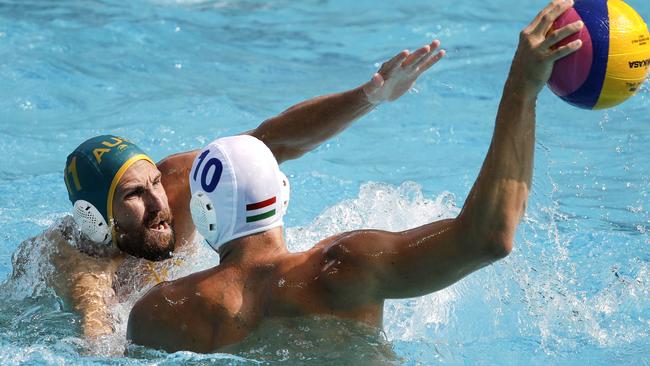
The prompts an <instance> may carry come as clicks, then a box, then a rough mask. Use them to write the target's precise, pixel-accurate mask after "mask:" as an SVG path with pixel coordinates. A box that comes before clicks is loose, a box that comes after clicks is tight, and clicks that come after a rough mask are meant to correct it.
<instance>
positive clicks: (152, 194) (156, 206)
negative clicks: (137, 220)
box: [147, 187, 167, 212]
mask: <svg viewBox="0 0 650 366" xmlns="http://www.w3.org/2000/svg"><path fill="white" fill-rule="evenodd" d="M166 205H167V197H166V196H165V194H164V191H161V190H159V189H155V188H153V187H150V188H149V189H147V210H148V211H149V212H159V211H162V210H163V209H164V208H165V206H166Z"/></svg>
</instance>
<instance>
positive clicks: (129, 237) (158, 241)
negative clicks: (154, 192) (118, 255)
mask: <svg viewBox="0 0 650 366" xmlns="http://www.w3.org/2000/svg"><path fill="white" fill-rule="evenodd" d="M161 220H164V221H165V222H167V224H168V225H169V229H170V231H169V233H160V232H156V231H153V230H150V229H149V227H150V226H151V224H152V223H156V222H160V221H161ZM116 226H117V227H118V228H119V225H116ZM118 230H119V229H118ZM116 231H117V230H116ZM116 239H117V240H116V241H117V247H118V248H119V249H120V250H122V251H124V252H126V253H128V254H130V255H132V256H134V257H137V258H144V259H147V260H150V261H161V260H165V259H169V258H171V257H172V255H173V252H174V249H175V248H176V243H175V240H174V229H173V225H172V219H171V214H170V213H169V211H161V212H158V214H154V215H150V216H147V217H146V218H145V220H144V225H142V226H140V227H139V229H138V230H130V231H129V232H128V233H120V232H117V238H116Z"/></svg>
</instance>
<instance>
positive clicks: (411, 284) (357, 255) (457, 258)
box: [326, 219, 499, 299]
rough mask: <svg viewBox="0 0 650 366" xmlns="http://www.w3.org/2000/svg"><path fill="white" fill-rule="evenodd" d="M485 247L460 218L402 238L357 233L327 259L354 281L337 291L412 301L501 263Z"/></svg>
mask: <svg viewBox="0 0 650 366" xmlns="http://www.w3.org/2000/svg"><path fill="white" fill-rule="evenodd" d="M485 248H486V246H485V245H482V243H478V242H471V241H470V240H468V235H467V234H466V231H465V228H464V227H463V225H462V223H461V222H460V221H459V220H458V219H449V220H442V221H438V222H434V223H431V224H428V225H424V226H421V227H418V228H415V229H411V230H406V231H403V232H397V233H394V232H386V231H378V230H367V231H357V232H352V233H350V234H348V235H346V236H344V237H342V238H341V239H340V240H338V241H335V242H334V243H333V244H332V245H331V246H330V247H329V248H328V249H327V252H326V257H327V258H328V259H329V261H330V263H331V265H332V266H335V267H336V269H337V270H338V271H340V272H343V273H348V276H349V277H352V278H348V279H346V280H345V281H336V282H337V283H338V285H337V286H339V287H343V288H345V287H353V288H356V289H357V290H358V291H351V292H353V293H359V294H363V293H364V292H368V291H370V293H371V295H372V296H374V297H376V298H379V299H386V298H406V297H415V296H422V295H425V294H429V293H432V292H435V291H438V290H441V289H443V288H445V287H447V286H449V285H451V284H453V283H455V282H457V281H458V280H460V279H461V278H463V277H465V276H466V275H468V274H470V273H472V272H474V271H476V270H477V269H479V268H482V267H484V266H486V265H488V264H490V263H492V262H494V261H495V260H496V259H498V257H499V256H498V255H497V254H495V253H493V252H490V251H489V250H486V249H485ZM357 278H358V279H359V280H356V279H357ZM353 290H354V289H353Z"/></svg>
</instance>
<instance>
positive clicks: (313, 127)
mask: <svg viewBox="0 0 650 366" xmlns="http://www.w3.org/2000/svg"><path fill="white" fill-rule="evenodd" d="M373 108H374V105H373V104H371V103H369V102H368V99H367V98H366V95H365V93H364V92H363V90H362V88H361V87H359V88H356V89H352V90H349V91H346V92H343V93H337V94H330V95H325V96H320V97H316V98H313V99H310V100H307V101H305V102H302V103H299V104H297V105H295V106H293V107H291V108H289V109H287V110H286V111H284V112H282V113H281V114H279V115H278V116H276V117H273V118H270V119H268V120H266V121H264V122H263V123H262V124H261V125H260V126H259V127H258V128H256V129H255V130H253V131H251V132H250V134H251V135H253V136H255V137H257V138H258V139H260V140H262V141H263V142H264V143H265V144H266V145H267V146H268V147H269V148H270V149H271V151H272V152H273V154H274V155H275V157H276V159H277V160H278V162H282V161H285V160H290V159H295V158H298V157H300V156H301V155H303V154H304V153H306V152H308V151H310V150H312V149H314V148H316V147H317V146H318V145H320V144H321V143H323V142H324V141H325V140H327V139H329V138H331V137H333V136H335V135H336V134H338V133H339V132H341V131H343V130H344V129H346V128H347V127H348V126H350V124H351V123H352V122H353V121H354V120H356V119H358V118H359V117H361V116H363V115H365V114H366V113H368V112H369V111H370V110H372V109H373Z"/></svg>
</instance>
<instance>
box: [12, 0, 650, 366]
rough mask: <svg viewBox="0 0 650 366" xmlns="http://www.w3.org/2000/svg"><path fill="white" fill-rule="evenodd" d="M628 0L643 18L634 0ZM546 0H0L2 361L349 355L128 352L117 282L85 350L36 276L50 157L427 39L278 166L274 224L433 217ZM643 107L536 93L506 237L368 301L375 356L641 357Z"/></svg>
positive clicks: (648, 320)
mask: <svg viewBox="0 0 650 366" xmlns="http://www.w3.org/2000/svg"><path fill="white" fill-rule="evenodd" d="M628 3H629V4H630V5H632V6H633V7H634V8H636V9H637V11H638V12H639V13H640V14H641V15H642V16H644V17H645V19H646V20H648V19H650V3H649V2H648V1H646V0H629V1H628ZM544 5H545V3H544V1H533V0H522V1H514V0H495V1H489V2H485V1H474V0H472V1H470V0H467V1H463V0H459V1H455V2H449V1H441V0H428V1H424V0H411V1H408V2H389V1H369V0H358V1H354V2H353V3H350V2H348V1H343V0H309V1H300V2H297V1H289V0H276V1H258V0H216V1H203V0H184V1H183V0H148V1H147V0H135V1H128V2H127V1H117V0H102V1H99V0H96V1H83V2H80V1H73V0H65V1H57V2H48V1H38V0H0V141H2V142H1V143H0V156H2V159H1V160H0V281H1V282H3V284H2V285H1V286H0V364H2V365H18V364H21V365H22V364H33V365H40V364H47V365H63V364H66V365H68V364H84V365H95V364H101V365H106V364H115V365H118V364H119V365H122V364H128V365H145V364H156V365H171V364H177V363H186V364H210V363H215V364H224V365H226V364H237V365H240V364H241V365H249V364H250V365H253V364H260V363H262V364H263V363H278V364H299V363H301V362H304V363H310V362H311V364H354V363H355V362H354V357H351V355H353V356H354V355H356V356H358V357H361V356H363V355H366V354H368V353H372V352H374V351H373V349H374V348H376V347H375V344H374V343H372V342H371V341H366V340H364V339H362V338H358V337H357V338H355V337H352V336H350V339H352V341H350V342H348V343H350V344H352V345H353V346H354V347H352V346H351V345H350V344H347V345H346V346H349V347H348V348H349V349H347V351H348V353H345V350H343V351H341V350H340V349H339V351H341V352H342V353H343V354H342V355H340V356H341V357H342V358H340V359H337V358H336V357H334V356H332V355H338V354H335V353H332V352H331V350H327V348H324V350H323V351H321V352H319V349H314V347H311V348H310V347H309V346H303V345H301V344H300V343H299V342H293V343H291V344H289V343H290V342H289V341H287V342H286V344H283V343H282V342H278V341H277V340H276V341H275V342H276V344H272V345H269V347H268V349H266V348H259V349H257V351H250V352H244V353H242V354H240V355H238V356H231V355H226V354H213V355H197V354H192V353H186V352H181V353H177V354H173V355H168V354H165V353H159V352H155V351H151V350H146V349H145V350H143V349H137V348H136V349H135V350H131V352H130V353H129V356H128V357H126V356H123V353H124V350H125V349H126V348H127V347H128V345H127V344H126V341H125V340H124V334H125V325H124V322H125V321H126V319H127V317H128V311H129V308H130V306H132V304H133V301H134V299H133V298H130V299H126V300H124V301H122V302H120V303H119V304H116V305H115V309H114V310H113V312H114V314H113V315H114V316H115V319H116V329H117V331H116V334H115V336H114V337H108V338H107V339H105V340H103V342H102V343H101V344H99V345H96V346H95V348H94V349H93V350H91V351H90V352H89V351H88V349H87V345H86V344H85V343H84V341H83V340H82V339H81V338H80V336H79V318H78V317H77V316H76V315H74V314H73V313H71V312H70V311H68V310H67V309H66V308H64V307H63V306H62V303H61V301H60V299H59V298H58V297H57V296H55V295H54V293H53V291H52V289H51V287H50V286H49V285H48V284H47V281H46V280H45V278H47V277H48V276H49V275H50V272H51V265H50V263H49V262H48V261H47V260H46V259H45V258H47V253H48V252H49V251H51V248H50V247H49V246H48V244H50V243H49V242H48V240H47V239H46V238H45V236H43V235H41V233H42V232H43V231H45V230H47V229H48V228H51V229H52V230H54V229H55V228H56V227H57V225H61V222H62V220H63V221H65V220H66V216H67V215H68V212H69V209H70V204H69V202H68V199H67V194H66V190H65V186H64V184H63V181H62V170H63V166H64V163H65V158H66V156H67V154H68V153H69V152H70V151H71V150H72V149H73V148H74V147H76V146H77V145H78V144H79V143H80V142H81V141H83V140H84V139H86V138H88V137H90V136H93V135H96V134H100V133H113V134H117V135H123V136H127V137H129V138H130V139H131V140H133V141H134V142H136V143H138V144H139V145H140V146H141V147H142V148H144V149H145V150H147V151H148V152H150V154H151V155H152V157H153V158H154V159H162V158H163V157H165V156H167V155H169V154H172V153H175V152H179V151H186V150H190V149H196V148H199V147H201V146H203V145H204V144H205V143H207V142H209V141H210V140H212V139H214V138H216V137H219V136H226V135H230V134H236V133H239V132H242V131H245V130H249V129H252V128H254V127H255V126H257V124H259V123H260V122H261V121H263V120H264V119H265V118H268V117H270V116H273V115H275V114H277V113H279V112H281V111H282V110H283V109H284V108H286V107H288V106H290V105H292V104H294V103H296V102H299V101H301V100H304V99H306V98H309V97H312V96H315V95H319V94H325V93H330V92H336V91H342V90H345V89H349V88H353V87H356V86H357V85H359V84H361V83H363V82H365V81H366V80H367V79H369V78H370V76H371V75H372V73H373V72H374V71H375V70H376V68H377V67H378V65H379V64H380V63H381V62H383V61H384V60H386V59H387V58H389V57H390V56H391V55H393V54H395V53H397V52H398V51H399V50H401V49H404V48H411V49H413V48H415V47H418V46H420V45H423V44H426V43H428V42H430V41H431V39H433V38H434V37H437V38H439V39H441V41H442V43H443V45H444V47H445V48H446V49H447V50H448V56H447V57H446V59H445V60H443V61H442V62H441V63H440V64H438V65H436V66H435V67H434V68H433V69H432V70H431V71H430V72H429V73H428V75H426V76H425V77H423V79H422V80H421V81H420V82H418V85H417V90H416V91H413V92H412V93H410V94H408V95H406V96H404V97H403V98H402V99H401V100H400V101H398V102H396V103H394V104H390V105H383V106H381V107H380V108H378V109H377V110H376V111H373V112H372V113H371V114H370V115H368V116H366V117H365V118H363V119H362V120H360V121H359V122H357V123H356V124H355V125H354V126H353V127H351V128H350V129H349V130H348V131H346V132H345V133H343V134H342V135H340V136H339V137H337V138H335V139H333V140H331V141H329V142H328V143H326V144H324V145H322V146H321V147H320V148H318V149H317V150H316V151H314V152H312V153H310V154H308V155H306V156H305V157H304V158H302V159H300V160H297V161H291V162H288V163H286V164H284V165H283V170H284V171H285V172H286V173H287V174H288V175H289V176H290V179H291V181H292V189H293V191H292V206H291V207H290V210H289V214H288V216H287V218H286V228H287V229H286V234H287V239H288V243H289V246H290V249H292V250H300V249H304V248H307V247H309V246H310V245H311V244H313V243H315V242H316V241H317V240H319V239H321V238H323V237H325V236H327V235H330V234H333V233H336V232H339V231H343V230H350V229H355V228H362V227H374V228H382V229H389V230H401V229H406V228H409V227H413V226H416V225H420V224H423V223H425V222H430V221H433V220H437V219H440V218H445V217H453V216H454V215H455V214H457V212H458V207H460V206H462V203H463V201H464V198H465V196H466V194H467V192H468V191H469V189H470V187H471V185H472V183H473V181H474V179H475V177H476V175H477V173H478V169H479V167H480V164H481V162H482V159H483V156H484V154H485V152H486V150H487V146H488V143H489V140H490V136H491V132H492V128H493V122H494V115H495V113H496V109H497V104H498V101H499V96H500V92H501V88H502V85H503V82H504V80H505V77H506V75H507V71H508V68H509V62H510V59H511V57H512V55H513V53H514V49H515V46H516V42H517V39H518V32H519V30H520V29H522V28H523V27H524V26H525V25H526V24H527V23H528V21H529V20H530V19H532V17H533V16H534V15H535V14H536V13H537V11H538V10H539V9H541V8H542V7H543V6H544ZM649 111H650V92H649V90H648V87H647V85H646V86H645V87H644V88H643V89H642V90H641V91H640V93H639V95H637V96H636V97H635V98H633V99H632V100H630V101H629V102H627V103H626V104H624V105H622V106H619V107H617V108H614V109H611V110H607V111H598V112H593V111H583V110H578V109H575V108H572V107H570V106H568V105H567V104H564V103H563V102H562V101H560V100H559V99H558V98H556V97H555V96H553V95H551V94H550V93H549V92H548V91H544V92H543V93H542V95H541V97H540V100H539V105H538V140H537V148H536V160H535V164H536V165H535V173H534V186H533V191H532V194H531V197H530V200H529V208H528V212H527V216H526V217H525V219H524V221H523V222H522V224H521V225H520V227H519V230H518V235H517V240H516V248H515V250H514V252H513V253H512V254H511V255H510V256H509V257H508V258H507V259H505V260H503V261H501V262H499V263H496V264H494V265H492V266H490V267H488V268H485V269H483V270H481V271H479V272H477V273H475V274H472V275H471V276H469V277H467V278H466V279H464V280H462V281H461V282H459V283H458V284H456V285H454V286H452V287H450V288H448V289H445V290H443V291H440V292H438V293H436V294H433V295H430V296H427V297H423V298H419V299H412V300H404V301H391V302H388V303H387V305H386V311H385V314H386V315H385V333H386V334H385V340H384V342H385V344H383V345H382V347H388V348H392V352H394V355H393V356H381V357H380V359H381V360H382V362H388V363H398V364H407V365H421V364H423V365H428V364H443V365H492V364H503V365H522V364H531V365H549V364H557V365H612V364H627V365H649V364H650V361H649V360H650V198H649V197H648V194H649V193H650V162H649V161H648V156H650V117H649V113H648V112H649ZM32 237H37V238H36V239H35V240H34V241H33V242H31V243H26V244H24V245H22V246H21V242H23V241H25V240H26V239H29V238H32ZM18 248H20V250H21V253H22V254H21V255H18V254H17V255H16V258H21V261H22V263H21V266H20V268H21V271H19V272H15V273H14V274H13V275H12V255H13V254H14V253H15V252H16V251H17V250H18ZM189 257H190V259H191V260H188V261H186V263H187V264H185V265H184V267H183V268H182V270H179V271H178V273H177V274H176V275H182V274H184V273H189V272H191V271H193V270H196V269H197V268H205V267H208V266H210V265H213V264H214V263H215V262H216V261H217V258H216V255H214V254H213V253H211V252H210V251H209V250H208V249H207V248H204V247H201V248H200V250H199V253H194V254H192V255H189ZM341 328H343V326H341ZM294 336H295V337H298V338H300V336H296V335H286V334H285V333H282V334H278V335H276V337H275V338H276V339H277V338H281V339H282V340H292V339H297V338H293V337H294ZM346 339H347V338H346ZM364 342H365V343H364ZM342 348H345V347H342ZM307 355H308V356H307ZM382 357H384V358H382Z"/></svg>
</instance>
